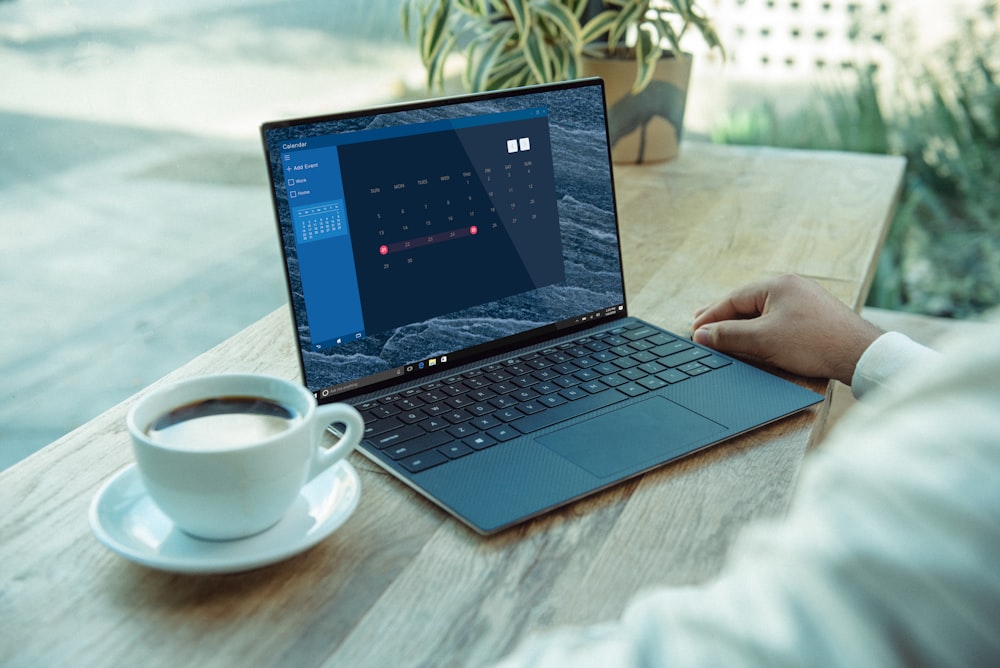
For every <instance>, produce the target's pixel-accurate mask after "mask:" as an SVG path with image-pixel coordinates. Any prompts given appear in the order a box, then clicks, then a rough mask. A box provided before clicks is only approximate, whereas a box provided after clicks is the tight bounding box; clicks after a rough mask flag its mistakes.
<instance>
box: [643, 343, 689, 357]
mask: <svg viewBox="0 0 1000 668" xmlns="http://www.w3.org/2000/svg"><path fill="white" fill-rule="evenodd" d="M693 347H694V346H693V345H692V344H690V343H688V342H687V341H682V340H681V339H675V340H674V341H671V342H670V343H665V344H663V345H662V346H657V347H655V348H653V349H652V352H653V354H654V355H656V356H657V357H666V356H667V355H672V354H674V353H679V352H680V351H682V350H687V349H688V348H693Z"/></svg>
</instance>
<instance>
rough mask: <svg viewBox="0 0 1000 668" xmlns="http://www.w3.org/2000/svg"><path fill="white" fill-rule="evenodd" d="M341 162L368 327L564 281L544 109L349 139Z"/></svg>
mask: <svg viewBox="0 0 1000 668" xmlns="http://www.w3.org/2000/svg"><path fill="white" fill-rule="evenodd" d="M498 120H499V119H498ZM511 146H513V147H514V148H516V149H517V150H516V152H510V147H511ZM340 169H341V174H342V175H343V186H344V195H345V201H346V202H347V205H346V207H347V215H348V218H349V219H350V221H351V225H350V228H351V231H350V233H351V240H352V246H353V250H354V263H355V266H356V268H357V272H358V284H359V289H360V293H361V303H362V305H363V310H364V320H365V325H366V327H367V328H368V330H369V331H385V330H389V329H392V328H393V327H397V326H400V325H403V324H407V323H411V322H419V321H422V320H426V319H428V318H431V317H434V316H435V315H441V314H445V313H451V312H454V311H458V310H460V309H463V308H467V307H470V306H475V305H478V304H483V303H487V302H491V301H494V300H497V299H500V298H503V297H507V296H510V295H514V294H519V293H522V292H527V291H529V290H533V289H535V288H540V287H544V286H547V285H552V284H554V283H559V282H561V281H563V280H564V279H565V269H564V265H563V255H562V242H561V238H560V230H559V215H558V210H557V202H556V193H555V178H554V174H553V166H552V154H551V149H550V146H549V128H548V119H547V117H546V116H544V115H540V114H539V115H535V116H531V117H528V118H519V119H518V120H500V122H493V123H487V124H482V125H472V126H469V127H460V128H454V129H445V130H441V131H435V132H427V133H419V134H413V135H409V136H403V137H393V138H390V139H383V140H379V141H372V142H365V143H358V144H348V145H344V146H341V147H340Z"/></svg>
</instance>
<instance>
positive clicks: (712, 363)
mask: <svg viewBox="0 0 1000 668" xmlns="http://www.w3.org/2000/svg"><path fill="white" fill-rule="evenodd" d="M700 361H701V363H702V364H704V365H705V366H708V367H712V368H713V369H721V368H722V367H724V366H728V365H730V364H732V363H733V362H732V360H727V359H726V358H724V357H718V356H716V355H712V356H711V357H706V358H705V359H703V360H700Z"/></svg>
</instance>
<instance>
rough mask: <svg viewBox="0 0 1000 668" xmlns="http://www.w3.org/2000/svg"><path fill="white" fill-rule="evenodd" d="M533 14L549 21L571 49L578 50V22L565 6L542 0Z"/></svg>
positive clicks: (549, 0)
mask: <svg viewBox="0 0 1000 668" xmlns="http://www.w3.org/2000/svg"><path fill="white" fill-rule="evenodd" d="M535 13H536V14H537V15H538V16H539V17H545V18H548V19H550V20H551V21H552V23H553V24H554V25H555V27H556V28H558V30H559V32H561V33H562V34H563V35H565V36H566V38H567V39H569V41H570V43H571V44H572V45H573V48H574V49H577V48H579V45H580V22H579V21H577V20H576V16H574V15H573V13H572V12H571V11H570V10H569V9H568V8H567V7H566V5H563V4H562V3H559V2H553V1H552V0H542V2H538V3H536V4H535Z"/></svg>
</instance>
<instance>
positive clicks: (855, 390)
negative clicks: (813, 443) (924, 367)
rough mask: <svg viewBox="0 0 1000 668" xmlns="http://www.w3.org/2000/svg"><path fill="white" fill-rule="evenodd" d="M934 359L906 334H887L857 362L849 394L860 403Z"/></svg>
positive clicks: (935, 354) (931, 353)
mask: <svg viewBox="0 0 1000 668" xmlns="http://www.w3.org/2000/svg"><path fill="white" fill-rule="evenodd" d="M934 357H937V353H936V352H934V351H933V350H931V349H930V348H928V347H926V346H922V345H920V344H919V343H917V342H916V341H914V340H913V339H911V338H910V337H908V336H906V335H905V334H900V333H899V332H886V333H885V334H883V335H882V336H880V337H878V338H877V339H875V342H874V343H872V344H871V345H870V346H868V349H867V350H866V351H865V352H864V354H863V355H862V356H861V359H859V360H858V364H857V366H856V367H855V368H854V376H853V377H852V378H851V393H852V394H853V395H854V396H855V398H857V399H860V398H861V397H863V396H865V395H866V394H868V393H869V392H871V391H873V390H875V389H877V388H882V387H885V386H887V385H889V384H890V383H891V381H892V379H893V378H895V377H896V376H897V375H899V372H900V371H903V370H904V369H909V368H913V367H916V366H917V365H919V364H922V363H926V362H928V361H930V360H931V359H933V358H934Z"/></svg>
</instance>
